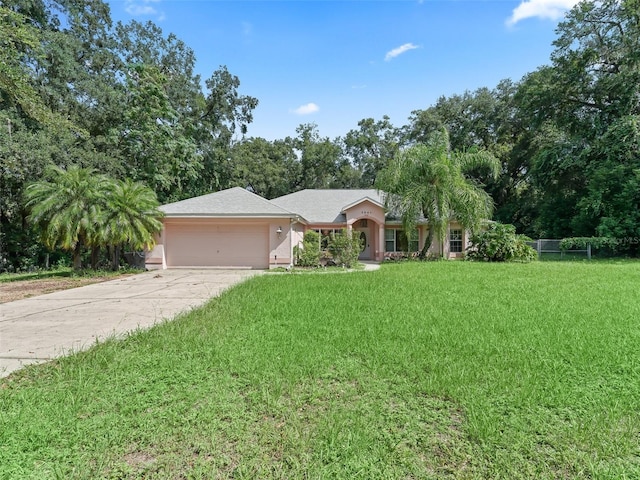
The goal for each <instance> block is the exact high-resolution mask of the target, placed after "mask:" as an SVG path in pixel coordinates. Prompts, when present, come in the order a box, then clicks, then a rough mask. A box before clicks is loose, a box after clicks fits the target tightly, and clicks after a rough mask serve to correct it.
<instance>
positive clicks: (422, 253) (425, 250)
mask: <svg viewBox="0 0 640 480" xmlns="http://www.w3.org/2000/svg"><path fill="white" fill-rule="evenodd" d="M432 243H433V228H429V233H428V235H427V238H426V240H425V241H424V247H422V250H421V251H420V255H418V257H419V258H420V260H424V259H425V258H427V255H428V254H429V248H431V244H432Z"/></svg>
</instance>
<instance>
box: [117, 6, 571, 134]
mask: <svg viewBox="0 0 640 480" xmlns="http://www.w3.org/2000/svg"><path fill="white" fill-rule="evenodd" d="M575 3H576V1H575V0H525V1H520V0H515V1H511V0H496V1H491V0H393V1H392V0H389V1H383V0H377V1H364V0H351V1H330V0H315V1H313V0H298V1H294V0H288V1H286V0H285V1H271V0H253V1H243V0H236V1H220V0H109V4H110V6H111V13H112V17H113V18H114V19H115V20H121V21H124V22H126V21H129V20H130V19H136V20H138V21H146V20H153V21H154V22H155V23H156V24H157V25H159V26H160V27H161V28H162V29H163V31H164V32H165V34H168V33H170V32H173V33H175V34H176V35H177V36H178V37H179V38H181V39H182V40H183V41H184V42H185V43H186V44H187V45H189V46H190V47H191V48H192V49H193V50H194V51H195V54H196V57H197V67H196V68H197V72H198V73H199V74H200V75H202V77H203V79H206V78H208V77H209V76H211V74H212V73H213V72H214V71H215V70H216V69H218V68H219V67H220V65H226V66H227V68H228V69H229V71H230V72H231V73H232V74H234V75H237V76H238V77H239V79H240V93H241V94H245V95H251V96H254V97H256V98H258V100H259V102H260V103H259V105H258V107H257V109H256V110H255V111H254V122H253V123H252V124H251V125H250V126H249V132H248V135H249V136H254V137H264V138H267V139H269V140H274V139H280V138H285V137H286V136H292V137H293V136H295V135H296V132H295V130H296V127H297V126H298V125H300V124H302V123H315V124H317V125H318V130H319V132H320V135H321V136H323V137H330V138H331V139H333V138H335V137H337V136H343V135H344V134H346V133H347V132H348V131H349V130H351V129H356V128H357V123H358V121H359V120H361V119H363V118H368V117H372V118H374V119H376V120H379V119H381V118H382V116H383V115H388V116H389V117H391V122H392V123H393V124H394V125H395V126H398V127H400V126H402V125H405V124H407V123H408V118H409V115H410V114H411V112H412V111H413V110H419V109H425V108H427V107H429V106H430V105H433V104H434V103H435V102H436V100H437V99H438V97H440V96H442V95H445V96H449V95H452V94H456V93H463V92H464V91H465V90H475V89H477V88H480V87H489V88H493V87H495V86H496V85H497V83H498V82H499V81H500V80H501V79H504V78H510V79H512V80H519V79H521V78H522V76H523V75H525V74H526V73H528V72H531V71H534V70H535V69H536V68H538V67H539V66H541V65H544V64H548V63H549V55H550V54H551V52H552V50H553V46H552V45H551V43H552V42H553V40H554V39H555V28H556V26H557V24H558V21H559V20H561V19H562V16H563V14H564V13H565V12H566V11H567V9H568V8H570V7H571V6H572V5H574V4H575Z"/></svg>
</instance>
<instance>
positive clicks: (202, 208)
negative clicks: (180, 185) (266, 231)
mask: <svg viewBox="0 0 640 480" xmlns="http://www.w3.org/2000/svg"><path fill="white" fill-rule="evenodd" d="M160 210H162V211H163V212H164V213H165V215H166V216H168V217H181V216H184V217H294V216H295V214H294V213H292V212H291V211H289V210H286V209H284V208H282V207H280V206H278V205H275V204H274V203H272V202H270V201H269V200H267V199H266V198H263V197H261V196H259V195H256V194H255V193H252V192H249V191H248V190H245V189H244V188H240V187H233V188H229V189H227V190H220V191H219V192H214V193H209V194H207V195H201V196H199V197H193V198H188V199H186V200H181V201H179V202H174V203H168V204H166V205H162V206H161V207H160Z"/></svg>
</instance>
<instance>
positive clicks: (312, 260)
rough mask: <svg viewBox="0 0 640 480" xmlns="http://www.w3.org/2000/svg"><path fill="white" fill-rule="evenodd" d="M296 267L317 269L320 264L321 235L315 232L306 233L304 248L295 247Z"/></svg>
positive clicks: (303, 241)
mask: <svg viewBox="0 0 640 480" xmlns="http://www.w3.org/2000/svg"><path fill="white" fill-rule="evenodd" d="M293 254H294V256H295V259H296V265H297V266H299V267H317V266H318V265H319V264H320V234H319V233H318V232H315V231H313V230H308V231H307V232H305V234H304V237H303V239H302V246H299V245H296V246H295V247H293Z"/></svg>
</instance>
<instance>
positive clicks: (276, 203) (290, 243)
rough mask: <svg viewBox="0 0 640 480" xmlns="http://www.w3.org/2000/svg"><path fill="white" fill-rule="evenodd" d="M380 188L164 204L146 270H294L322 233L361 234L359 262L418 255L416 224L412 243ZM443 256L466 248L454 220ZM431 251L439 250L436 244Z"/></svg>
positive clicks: (420, 234)
mask: <svg viewBox="0 0 640 480" xmlns="http://www.w3.org/2000/svg"><path fill="white" fill-rule="evenodd" d="M383 195H384V193H383V192H379V191H378V190H373V189H369V190H301V191H299V192H295V193H291V194H289V195H285V196H283V197H279V198H275V199H273V200H267V199H265V198H263V197H260V196H259V195H256V194H254V193H252V192H249V191H247V190H245V189H243V188H240V187H235V188H230V189H228V190H222V191H220V192H215V193H211V194H208V195H203V196H200V197H195V198H190V199H187V200H182V201H180V202H175V203H170V204H167V205H163V206H162V207H160V209H161V210H162V211H163V212H164V214H165V217H164V218H163V229H162V232H161V233H160V235H159V238H158V243H157V245H156V247H155V248H154V249H153V250H151V251H149V252H147V257H146V266H147V268H149V269H160V268H178V267H245V268H256V269H267V268H274V267H278V266H288V265H291V264H293V261H294V258H293V248H294V246H296V245H298V244H299V243H301V242H302V237H303V235H304V232H305V231H307V230H316V231H318V232H320V233H321V234H322V235H328V234H329V233H331V232H332V231H340V230H341V229H343V228H346V229H347V230H356V231H358V232H360V235H361V238H362V239H363V240H364V242H363V243H364V249H363V251H362V252H361V254H360V259H361V260H372V261H378V262H380V261H382V260H384V258H385V256H387V257H388V256H392V255H394V254H395V253H397V252H405V251H414V252H415V251H418V250H419V249H420V248H422V246H423V245H424V241H425V239H426V238H427V233H428V232H427V229H426V226H425V225H423V224H419V225H418V228H417V229H416V232H415V233H414V236H413V238H412V241H411V242H409V244H407V240H406V236H405V235H403V232H402V225H401V222H400V220H399V219H394V218H392V216H391V215H390V214H389V213H388V212H387V211H386V210H385V208H384V198H383ZM447 233H448V234H447V240H446V242H445V245H444V251H445V255H446V256H448V257H456V256H459V255H461V253H462V252H463V251H464V249H465V247H466V241H467V233H466V232H465V230H464V228H463V227H462V226H461V225H459V224H456V223H455V222H452V223H451V224H450V225H449V229H448V232H447ZM431 249H432V250H433V251H438V250H439V245H437V244H436V243H435V241H434V244H433V245H432V246H431Z"/></svg>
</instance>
